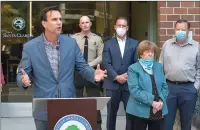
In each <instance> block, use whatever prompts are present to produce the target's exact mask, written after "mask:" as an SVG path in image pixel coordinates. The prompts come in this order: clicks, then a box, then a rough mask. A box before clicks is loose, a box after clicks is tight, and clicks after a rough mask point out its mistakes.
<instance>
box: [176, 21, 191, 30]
mask: <svg viewBox="0 0 200 130" xmlns="http://www.w3.org/2000/svg"><path fill="white" fill-rule="evenodd" d="M178 23H187V27H188V28H187V29H190V23H189V22H188V21H187V20H185V19H179V20H177V21H176V23H175V27H176V25H177V24H178Z"/></svg>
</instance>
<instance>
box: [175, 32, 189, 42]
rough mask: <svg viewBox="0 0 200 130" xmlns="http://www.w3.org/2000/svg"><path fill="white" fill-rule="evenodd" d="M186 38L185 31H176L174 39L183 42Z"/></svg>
mask: <svg viewBox="0 0 200 130" xmlns="http://www.w3.org/2000/svg"><path fill="white" fill-rule="evenodd" d="M186 38H187V34H186V31H176V39H177V40H182V41H183V40H185V39H186Z"/></svg>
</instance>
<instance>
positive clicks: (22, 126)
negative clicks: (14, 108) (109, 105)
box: [1, 116, 125, 130]
mask: <svg viewBox="0 0 200 130" xmlns="http://www.w3.org/2000/svg"><path fill="white" fill-rule="evenodd" d="M102 119H103V123H102V129H103V130H106V116H102ZM1 125H2V126H1V130H36V129H35V126H34V121H33V118H2V119H1ZM116 128H117V129H116V130H124V129H125V116H118V117H117V127H116Z"/></svg>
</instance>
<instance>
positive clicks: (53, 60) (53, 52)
mask: <svg viewBox="0 0 200 130" xmlns="http://www.w3.org/2000/svg"><path fill="white" fill-rule="evenodd" d="M43 37H44V46H45V50H46V54H47V57H48V59H49V63H50V65H51V68H52V70H53V72H54V74H55V76H56V78H58V71H59V70H58V60H59V59H58V58H60V57H59V50H57V49H56V46H55V45H53V43H51V42H49V41H47V40H46V38H45V36H44V34H43ZM58 42H59V41H57V43H58Z"/></svg>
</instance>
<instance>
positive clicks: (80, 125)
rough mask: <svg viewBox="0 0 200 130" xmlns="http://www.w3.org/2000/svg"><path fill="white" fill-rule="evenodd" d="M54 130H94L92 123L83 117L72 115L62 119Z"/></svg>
mask: <svg viewBox="0 0 200 130" xmlns="http://www.w3.org/2000/svg"><path fill="white" fill-rule="evenodd" d="M54 130H92V127H91V125H90V123H89V122H88V121H87V120H86V119H85V118H84V117H82V116H80V115H76V114H70V115H67V116H64V117H62V118H61V119H60V120H59V121H58V122H57V123H56V125H55V127H54Z"/></svg>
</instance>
